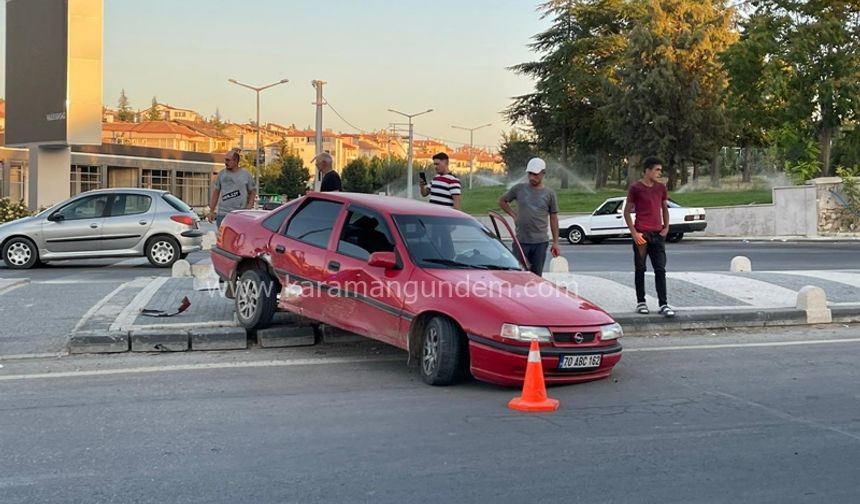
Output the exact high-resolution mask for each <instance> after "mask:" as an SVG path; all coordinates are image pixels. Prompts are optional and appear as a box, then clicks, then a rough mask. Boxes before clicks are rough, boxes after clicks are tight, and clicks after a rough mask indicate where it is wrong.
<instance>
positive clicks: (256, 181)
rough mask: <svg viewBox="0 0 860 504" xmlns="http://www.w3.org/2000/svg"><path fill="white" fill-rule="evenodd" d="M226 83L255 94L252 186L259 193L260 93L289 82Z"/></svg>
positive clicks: (255, 203) (231, 81) (285, 80)
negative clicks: (255, 115)
mask: <svg viewBox="0 0 860 504" xmlns="http://www.w3.org/2000/svg"><path fill="white" fill-rule="evenodd" d="M227 82H229V83H231V84H236V85H237V86H242V87H244V88H248V89H250V90H252V91H254V92H255V93H257V143H256V148H257V151H256V152H255V156H254V186H255V187H256V188H257V194H259V193H260V92H261V91H264V90H266V89H269V88H270V87H275V86H277V85H279V84H286V83H287V82H289V79H281V80H279V81H278V82H273V83H271V84H267V85H265V86H251V85H250V84H245V83H242V82H239V81H237V80H236V79H227ZM254 206H255V207H256V206H257V202H256V201H255V202H254Z"/></svg>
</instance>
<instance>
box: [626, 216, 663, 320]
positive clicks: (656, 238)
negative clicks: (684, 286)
mask: <svg viewBox="0 0 860 504" xmlns="http://www.w3.org/2000/svg"><path fill="white" fill-rule="evenodd" d="M642 236H643V237H644V238H645V240H646V243H645V245H636V242H633V265H634V267H635V268H636V275H635V279H636V302H637V303H644V302H645V271H646V270H647V264H646V259H647V258H651V267H652V268H654V283H655V284H656V285H657V299H658V302H659V304H660V306H663V305H664V304H667V303H666V239H665V238H663V237H662V236H660V233H650V232H648V233H642Z"/></svg>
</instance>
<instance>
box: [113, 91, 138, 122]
mask: <svg viewBox="0 0 860 504" xmlns="http://www.w3.org/2000/svg"><path fill="white" fill-rule="evenodd" d="M116 118H117V119H118V120H120V121H125V122H130V121H133V120H134V111H132V110H131V104H130V103H129V101H128V97H127V96H126V95H125V89H122V90H121V91H120V92H119V101H118V102H117V114H116Z"/></svg>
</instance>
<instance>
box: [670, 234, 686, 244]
mask: <svg viewBox="0 0 860 504" xmlns="http://www.w3.org/2000/svg"><path fill="white" fill-rule="evenodd" d="M683 239H684V233H670V234H669V235H668V236H666V241H667V242H669V243H678V242H679V241H681V240H683Z"/></svg>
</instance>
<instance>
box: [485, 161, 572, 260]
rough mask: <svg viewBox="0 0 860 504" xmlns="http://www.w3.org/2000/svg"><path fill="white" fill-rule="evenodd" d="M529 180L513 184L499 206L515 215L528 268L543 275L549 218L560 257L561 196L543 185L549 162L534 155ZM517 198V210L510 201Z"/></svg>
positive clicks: (553, 239)
mask: <svg viewBox="0 0 860 504" xmlns="http://www.w3.org/2000/svg"><path fill="white" fill-rule="evenodd" d="M526 173H527V175H528V178H529V181H528V183H520V184H517V185H515V186H513V187H511V188H510V189H509V190H508V192H506V193H505V194H503V195H502V197H500V198H499V207H500V208H501V209H502V210H504V211H505V212H506V213H507V214H508V215H510V216H511V217H513V218H514V221H515V222H516V225H517V239H518V240H519V242H520V245H522V247H523V252H525V254H526V261H528V264H529V269H530V270H531V272H532V273H534V274H536V275H538V276H540V275H541V274H542V273H543V265H544V262H545V261H546V249H547V248H548V247H549V240H548V238H547V221H549V228H550V230H551V231H552V255H553V257H558V255H559V253H560V250H559V246H558V198H557V197H556V195H555V191H553V190H552V189H550V188H549V187H546V186H544V185H543V178H544V176H545V175H546V162H544V160H543V159H541V158H532V159H531V160H529V163H528V165H527V166H526ZM513 201H516V202H517V209H516V211H514V209H513V208H511V205H510V203H511V202H513ZM547 217H548V219H547Z"/></svg>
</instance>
